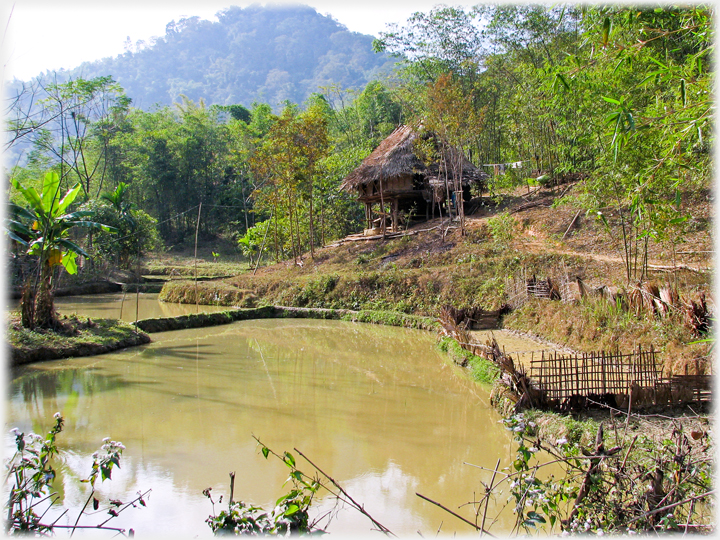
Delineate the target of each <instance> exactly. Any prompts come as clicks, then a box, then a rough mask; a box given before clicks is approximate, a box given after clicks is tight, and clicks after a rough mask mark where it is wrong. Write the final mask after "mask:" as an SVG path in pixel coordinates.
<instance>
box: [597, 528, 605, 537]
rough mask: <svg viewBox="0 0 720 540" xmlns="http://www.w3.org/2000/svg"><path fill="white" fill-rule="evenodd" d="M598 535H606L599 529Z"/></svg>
mask: <svg viewBox="0 0 720 540" xmlns="http://www.w3.org/2000/svg"><path fill="white" fill-rule="evenodd" d="M597 535H598V536H605V533H604V532H603V530H602V529H598V531H597Z"/></svg>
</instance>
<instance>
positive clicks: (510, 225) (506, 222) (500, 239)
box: [487, 212, 518, 250]
mask: <svg viewBox="0 0 720 540" xmlns="http://www.w3.org/2000/svg"><path fill="white" fill-rule="evenodd" d="M487 223H488V227H489V228H490V234H491V236H492V238H493V242H494V243H495V246H496V247H497V248H498V249H500V250H502V249H507V247H508V246H509V245H510V243H511V242H512V241H513V239H514V238H515V235H516V234H517V227H518V223H517V220H516V219H515V218H514V217H512V216H511V215H510V214H508V213H507V212H503V213H501V214H498V215H497V216H495V217H491V218H490V219H488V222H487Z"/></svg>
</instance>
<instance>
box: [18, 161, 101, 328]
mask: <svg viewBox="0 0 720 540" xmlns="http://www.w3.org/2000/svg"><path fill="white" fill-rule="evenodd" d="M10 182H11V184H12V186H13V188H15V189H16V190H17V191H18V192H20V193H21V194H22V195H23V197H24V199H25V204H26V206H24V207H23V206H20V205H18V204H15V203H10V208H9V210H10V219H8V220H7V231H8V235H9V236H10V238H12V239H13V240H15V241H16V242H18V243H20V244H22V245H23V246H25V247H26V248H27V250H26V253H27V255H31V256H34V257H37V259H38V267H39V271H38V279H37V280H36V281H35V282H34V286H30V284H28V288H29V289H32V292H31V293H30V294H29V295H28V296H26V297H25V298H23V300H22V303H23V304H24V309H23V313H24V314H26V315H27V316H26V317H23V325H25V326H27V327H33V326H34V325H35V324H38V325H40V326H43V327H49V326H53V325H54V324H55V322H56V314H55V309H54V307H53V300H52V298H53V296H52V289H53V283H52V276H53V268H54V267H55V266H59V265H62V266H63V267H64V268H65V270H66V271H67V272H68V273H70V274H74V273H76V272H77V263H76V260H75V259H76V257H77V256H78V255H82V256H85V257H88V256H89V255H88V253H87V252H86V251H85V250H84V249H82V248H81V247H80V246H79V245H77V244H76V243H75V242H73V241H72V240H71V239H70V232H71V231H72V230H73V229H75V228H76V227H84V228H88V229H100V230H104V231H106V232H111V231H114V229H112V228H111V227H109V226H107V225H104V224H101V223H97V222H95V221H89V220H88V219H87V218H88V217H90V216H92V215H93V213H92V212H89V211H83V210H79V211H75V212H68V210H69V207H70V205H71V204H72V203H73V202H74V201H75V198H76V197H77V195H78V194H79V193H80V189H81V186H80V185H79V184H78V185H76V186H75V187H74V188H72V189H70V190H68V191H67V192H66V193H65V194H64V195H62V194H61V189H60V177H59V175H58V174H57V173H55V172H49V173H47V174H46V175H45V178H44V179H43V184H42V191H41V192H40V193H38V192H37V190H36V189H35V188H32V187H30V188H25V187H23V186H22V185H21V184H20V183H18V181H17V180H15V179H14V178H13V179H11V180H10ZM36 296H39V298H38V299H37V302H36ZM28 304H31V305H28Z"/></svg>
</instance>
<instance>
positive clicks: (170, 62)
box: [11, 4, 395, 110]
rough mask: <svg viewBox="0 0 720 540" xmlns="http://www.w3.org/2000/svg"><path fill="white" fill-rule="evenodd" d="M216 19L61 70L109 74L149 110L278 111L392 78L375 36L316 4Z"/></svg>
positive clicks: (254, 8) (181, 25) (170, 27)
mask: <svg viewBox="0 0 720 540" xmlns="http://www.w3.org/2000/svg"><path fill="white" fill-rule="evenodd" d="M216 16H217V18H218V21H217V22H213V21H209V20H204V19H201V18H200V17H189V18H184V19H181V20H179V21H174V20H173V21H171V22H170V23H168V24H167V26H166V32H165V35H164V36H162V37H157V38H153V39H152V40H151V41H150V44H149V45H147V46H145V47H141V48H139V49H137V50H135V51H132V50H127V51H126V52H125V53H123V54H120V55H117V56H115V57H106V58H103V59H100V60H94V61H87V62H83V63H82V64H80V65H79V66H78V67H76V68H73V69H69V70H59V71H58V72H57V76H58V79H59V80H67V79H70V78H80V77H82V78H86V79H89V78H93V77H97V76H106V75H110V76H112V77H113V79H115V80H116V81H117V82H118V83H119V84H120V85H121V86H122V87H123V88H124V89H125V92H126V93H127V95H128V96H129V97H130V98H131V99H132V100H133V104H134V105H135V106H136V107H138V108H141V109H145V110H147V109H149V108H151V107H152V106H154V105H160V106H165V105H170V104H172V103H175V102H177V101H178V100H179V97H180V96H181V95H184V96H186V97H188V98H189V99H191V100H193V101H199V100H200V99H203V100H204V101H205V103H206V104H208V105H212V104H218V105H231V104H242V105H245V106H247V107H249V106H250V105H252V103H253V102H256V101H257V102H264V103H269V104H270V105H272V106H273V107H278V106H280V105H281V104H282V103H284V102H285V101H291V102H294V103H301V102H303V101H304V100H305V99H307V97H309V96H310V95H311V94H312V93H313V92H317V91H318V89H319V88H320V87H321V86H328V85H331V84H337V85H339V86H340V87H342V88H343V89H350V88H353V89H361V88H362V87H364V86H365V85H366V84H367V83H368V82H370V81H371V80H373V79H376V78H382V77H385V76H389V75H390V73H391V71H392V67H393V66H394V64H395V60H393V59H392V58H391V57H390V56H389V55H387V54H378V53H374V52H373V51H372V41H373V39H374V38H373V36H368V35H364V34H360V33H358V32H351V31H349V30H348V29H347V27H345V26H344V25H342V24H341V23H339V22H338V21H336V20H335V19H333V18H332V16H330V15H321V14H320V13H318V12H317V11H316V10H315V9H314V8H312V7H310V6H306V5H301V4H296V5H268V6H260V5H258V4H253V5H251V6H248V7H246V8H240V7H238V6H231V7H229V8H226V9H224V10H221V11H219V12H218V13H217V15H216ZM47 75H49V73H48V72H46V73H45V74H43V75H40V77H43V76H47ZM21 83H22V82H21V81H14V82H13V83H11V86H12V85H13V84H21Z"/></svg>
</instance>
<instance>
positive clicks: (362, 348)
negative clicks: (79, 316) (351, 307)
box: [5, 306, 515, 538]
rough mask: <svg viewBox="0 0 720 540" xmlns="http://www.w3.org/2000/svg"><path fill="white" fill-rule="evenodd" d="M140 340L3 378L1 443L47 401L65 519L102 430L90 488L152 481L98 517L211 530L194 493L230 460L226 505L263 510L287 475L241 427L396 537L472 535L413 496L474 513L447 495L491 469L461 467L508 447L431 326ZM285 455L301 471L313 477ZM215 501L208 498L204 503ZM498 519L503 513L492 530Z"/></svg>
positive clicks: (313, 325)
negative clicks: (142, 499)
mask: <svg viewBox="0 0 720 540" xmlns="http://www.w3.org/2000/svg"><path fill="white" fill-rule="evenodd" d="M59 307H60V306H59ZM95 307H97V306H95ZM192 308H193V309H194V306H192ZM60 310H61V312H62V311H63V308H62V307H60ZM143 316H148V315H141V318H142V317H143ZM152 339H153V343H151V344H148V345H145V346H142V347H137V348H133V349H129V350H126V351H120V352H116V353H112V354H107V355H102V356H96V357H91V358H78V359H68V360H59V361H53V362H47V363H42V364H35V365H30V366H26V367H23V368H20V369H17V370H15V371H13V372H12V373H11V375H10V380H9V391H8V395H7V399H6V428H7V429H6V432H5V433H6V441H5V447H6V450H7V449H9V448H10V447H11V446H12V437H11V436H10V434H9V433H8V431H9V430H10V429H11V428H13V427H18V428H19V429H20V430H21V431H23V432H25V433H27V432H30V431H34V432H35V433H45V432H47V430H48V429H49V428H50V427H51V425H52V423H53V420H52V415H53V414H54V413H55V412H57V411H59V412H61V413H62V414H63V416H64V417H65V420H66V424H65V431H64V432H63V433H62V434H61V435H60V436H59V446H60V448H62V449H63V452H62V463H61V464H60V465H59V467H58V479H57V481H56V489H57V490H58V492H59V494H60V495H61V497H62V502H63V504H64V505H65V507H69V508H74V509H76V510H75V511H74V512H70V515H71V516H73V520H74V517H75V516H76V515H77V509H78V508H80V507H81V506H82V504H83V503H84V501H85V498H86V497H87V495H86V491H85V488H86V485H85V484H80V483H79V482H78V479H80V478H82V477H85V476H87V474H88V473H89V471H90V465H91V463H92V458H91V454H92V453H93V452H94V451H96V450H97V449H98V448H99V446H100V445H101V444H102V442H101V441H102V439H103V438H104V437H111V438H112V439H114V440H117V441H122V442H123V444H124V445H125V446H126V450H125V452H124V454H123V460H122V462H121V466H122V468H121V469H119V470H116V471H115V472H114V473H113V479H112V481H106V482H104V483H102V485H101V486H100V493H101V495H102V496H103V497H112V498H120V499H121V500H123V501H125V500H128V499H129V498H131V497H132V496H133V495H134V494H135V493H137V492H138V491H139V490H147V489H152V493H151V494H150V496H149V498H148V505H147V507H145V508H140V507H138V508H137V509H130V510H128V511H126V512H125V513H123V514H121V515H120V517H119V518H118V519H116V520H113V521H112V522H111V523H112V524H114V525H115V526H121V527H127V528H129V527H132V528H133V529H134V530H135V531H136V536H137V537H146V538H147V537H152V538H155V537H158V536H167V537H173V538H203V537H210V536H211V531H210V529H209V527H208V526H207V524H206V523H205V519H206V518H207V517H208V515H209V514H210V513H211V512H212V506H211V503H210V501H209V500H208V499H206V498H205V497H204V496H203V495H202V491H203V489H205V488H207V487H212V488H213V490H212V493H213V495H214V498H215V499H216V501H217V499H218V498H219V496H220V495H221V494H224V495H225V499H224V501H225V502H226V501H227V497H228V495H229V477H228V474H229V473H230V472H231V471H234V472H235V474H236V480H235V499H236V500H237V499H239V500H243V501H246V502H252V503H254V504H257V505H262V506H264V507H266V508H270V507H271V506H272V505H273V504H274V501H275V500H276V499H277V498H278V497H280V496H281V495H282V494H284V493H285V492H286V491H287V489H288V488H287V486H286V487H285V488H284V487H283V483H284V482H285V480H286V479H287V475H288V471H289V470H288V469H287V467H286V466H285V465H284V464H282V463H281V462H280V461H279V460H277V459H273V458H272V456H271V457H270V459H268V460H266V459H265V458H263V456H262V454H261V452H260V450H259V447H258V446H257V443H256V442H255V440H254V439H253V435H255V436H256V437H258V438H259V439H260V440H261V441H262V442H263V443H265V444H266V445H268V446H269V447H270V448H271V449H273V450H274V451H275V452H277V453H279V454H282V453H283V452H284V451H289V452H291V453H293V454H295V452H294V450H293V448H297V449H299V450H300V451H302V452H303V453H304V454H305V455H307V456H308V457H309V458H310V459H312V460H313V461H314V462H315V463H316V464H317V465H318V466H320V467H321V468H322V469H323V470H324V471H325V472H327V473H328V474H330V475H331V476H332V477H333V478H334V479H336V480H337V481H339V482H340V483H341V485H342V486H343V487H344V488H345V489H346V490H347V491H348V492H349V493H350V494H351V496H352V497H353V498H354V499H355V500H357V501H359V502H362V503H363V504H364V506H365V508H366V510H367V511H368V512H369V513H370V514H371V515H372V516H373V517H374V518H375V519H376V520H378V521H379V522H380V523H382V524H383V525H385V526H386V527H388V528H389V529H390V530H391V531H393V532H394V533H395V534H397V535H401V536H406V535H413V536H417V531H420V532H421V533H422V534H423V535H424V536H425V537H427V536H428V535H433V536H434V535H435V534H436V532H437V531H438V530H440V534H454V533H457V534H470V533H472V532H473V531H472V529H471V528H470V527H469V526H468V525H466V524H463V523H462V522H460V521H459V520H457V519H456V518H454V517H452V516H450V515H449V514H447V513H446V512H445V511H443V510H442V509H439V508H437V507H435V506H433V505H431V504H430V503H428V502H426V501H423V500H421V499H420V498H419V497H417V496H416V492H418V493H421V494H423V495H425V496H427V497H429V498H431V499H433V500H435V501H438V502H441V503H442V504H444V505H445V506H447V507H449V508H451V509H453V510H454V511H457V512H459V513H460V514H461V515H463V516H465V517H467V518H468V519H470V520H474V511H473V509H472V507H471V506H462V505H464V504H465V503H468V502H469V501H472V500H473V498H474V497H479V494H480V493H482V491H483V487H482V484H481V481H484V482H486V483H487V482H489V480H490V476H491V473H490V472H487V471H483V470H480V469H478V468H477V467H473V466H472V465H469V464H473V465H479V466H482V467H487V468H493V467H494V466H495V463H496V461H497V460H498V459H501V466H506V465H508V464H509V463H510V462H511V461H512V459H513V457H514V449H515V446H514V444H513V443H512V439H511V436H510V434H509V432H508V431H506V430H505V429H504V428H503V426H502V424H500V423H499V422H500V417H499V415H498V414H497V413H496V412H495V411H494V410H493V409H492V408H491V406H490V403H489V389H485V388H484V387H480V386H478V385H477V384H475V383H473V382H471V381H469V380H468V379H467V378H466V377H465V375H464V374H463V373H462V372H461V370H460V369H459V368H457V367H456V366H454V365H452V364H451V363H450V362H449V361H448V360H447V358H446V357H445V356H444V355H443V354H442V353H440V352H438V351H437V349H436V347H435V340H436V338H435V336H434V335H432V334H430V333H426V332H422V331H417V330H408V329H402V328H392V327H382V326H375V325H367V324H359V323H348V322H340V321H320V320H302V319H295V320H282V319H277V320H258V321H242V322H237V323H233V324H231V325H226V326H216V327H211V328H201V329H191V330H182V331H176V332H167V333H160V334H153V335H152ZM295 457H296V458H297V461H298V465H299V468H300V469H301V470H303V471H304V472H307V473H311V472H312V468H311V466H310V465H309V464H307V463H305V462H304V461H303V460H302V458H300V457H299V456H298V455H297V454H295ZM506 491H507V490H506ZM505 502H506V495H505V496H504V495H500V496H498V497H497V500H496V502H494V503H492V504H491V511H490V514H489V515H490V516H494V515H495V514H497V512H498V511H499V509H500V507H501V506H503V505H504V504H505ZM461 506H462V507H461ZM223 507H225V504H224V503H223V505H218V504H217V502H216V506H215V509H216V511H218V512H219V511H220V509H221V508H223ZM459 507H461V508H459ZM333 508H334V501H333V500H332V498H331V497H329V496H322V497H321V498H320V499H319V500H318V501H317V502H316V503H315V505H314V510H313V515H314V516H318V515H322V514H324V513H326V512H328V511H329V510H332V509H333ZM335 510H336V511H335V512H334V513H333V519H332V520H331V522H330V524H329V526H328V530H329V531H330V532H334V533H341V534H353V535H354V534H362V535H365V534H370V532H371V530H372V525H371V523H370V522H369V521H368V520H367V518H365V517H364V516H362V515H361V514H359V513H358V512H356V511H354V510H351V509H349V508H343V507H339V508H336V509H335ZM63 519H65V518H63ZM97 519H99V518H97V517H95V516H90V517H88V518H84V520H83V522H84V523H86V524H92V523H95V522H97ZM323 523H326V521H324V522H323ZM511 524H512V513H511V512H509V511H507V509H506V511H505V512H504V513H503V514H502V516H501V520H500V522H499V523H498V524H496V525H495V526H494V528H493V530H494V531H498V532H502V531H503V530H506V531H507V530H509V528H510V527H511ZM374 534H379V533H374Z"/></svg>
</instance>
